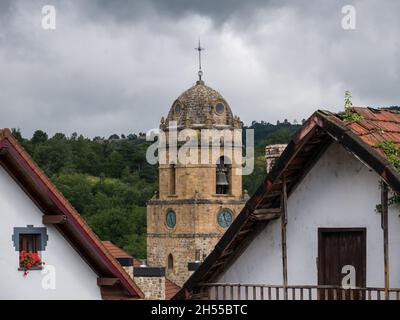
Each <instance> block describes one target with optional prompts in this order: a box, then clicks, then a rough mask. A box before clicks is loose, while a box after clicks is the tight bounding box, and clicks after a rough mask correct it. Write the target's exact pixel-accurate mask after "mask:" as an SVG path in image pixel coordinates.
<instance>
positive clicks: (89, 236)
mask: <svg viewBox="0 0 400 320" xmlns="http://www.w3.org/2000/svg"><path fill="white" fill-rule="evenodd" d="M0 156H1V157H0V164H1V165H2V166H3V167H6V168H7V171H8V172H9V173H10V174H12V176H13V178H14V179H15V180H16V181H17V182H18V183H19V185H20V186H21V188H22V189H23V190H24V191H25V192H26V193H28V195H29V196H30V197H31V199H32V200H33V201H34V203H35V204H36V205H38V206H39V207H40V209H41V210H42V212H43V213H44V214H56V213H55V212H58V213H59V214H63V215H65V217H66V221H67V223H65V224H64V225H60V226H58V228H59V229H60V230H62V234H63V236H64V237H66V238H67V239H68V240H69V241H70V242H71V243H72V244H73V245H74V247H75V249H76V250H77V251H78V252H79V253H80V254H81V255H82V256H83V257H84V258H85V260H86V261H90V263H92V265H91V266H92V268H93V269H94V270H95V271H96V273H97V274H98V275H99V276H108V277H109V276H110V275H112V276H114V277H116V278H118V280H119V281H120V283H121V285H122V287H123V288H124V289H125V290H126V291H127V292H128V293H129V295H130V296H132V297H136V298H137V297H143V296H144V295H143V292H142V291H141V290H140V288H139V287H138V286H137V285H136V284H135V283H134V281H133V280H132V279H131V278H130V277H129V275H127V273H126V272H125V271H124V269H123V268H122V266H121V265H120V264H119V263H118V261H117V260H116V259H115V258H114V257H113V256H112V255H111V254H110V253H109V252H108V250H107V249H106V248H105V247H104V245H103V243H102V242H101V240H100V239H99V238H98V237H97V235H96V234H95V233H94V232H93V231H92V229H91V228H90V227H89V225H88V224H87V223H86V221H85V220H84V219H83V218H82V217H81V215H80V214H79V213H78V212H77V211H76V210H75V208H74V207H73V206H72V205H71V204H70V203H69V201H68V200H67V199H66V198H65V197H64V196H63V195H62V194H61V192H59V191H58V190H57V188H56V187H55V185H54V184H53V183H52V182H51V181H50V179H49V178H48V177H47V176H46V175H45V173H44V172H43V171H42V170H41V169H40V168H39V167H38V165H37V164H36V163H35V162H34V161H33V159H32V158H31V157H30V155H29V154H28V153H27V152H26V151H25V149H24V148H23V147H22V146H21V145H20V144H19V143H18V141H17V140H16V139H15V138H14V137H13V135H12V133H11V131H10V130H9V129H1V130H0ZM117 298H121V296H118V297H117Z"/></svg>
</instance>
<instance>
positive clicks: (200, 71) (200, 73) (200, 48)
mask: <svg viewBox="0 0 400 320" xmlns="http://www.w3.org/2000/svg"><path fill="white" fill-rule="evenodd" d="M194 49H195V50H197V51H198V52H199V72H198V73H197V74H198V75H199V81H201V77H202V76H203V71H202V70H201V52H202V51H203V50H204V48H202V47H201V45H200V38H199V46H198V47H197V48H194Z"/></svg>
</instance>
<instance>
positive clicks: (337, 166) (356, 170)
mask: <svg viewBox="0 0 400 320" xmlns="http://www.w3.org/2000/svg"><path fill="white" fill-rule="evenodd" d="M379 181H380V179H379V176H378V175H377V174H376V173H375V172H373V171H372V170H370V169H369V168H368V167H366V166H365V165H364V164H363V163H361V162H360V161H359V160H358V159H356V158H355V157H354V156H353V155H352V154H350V153H349V152H347V151H346V150H345V149H344V148H343V147H342V146H341V145H339V144H338V143H334V144H333V145H332V146H330V147H329V148H328V150H327V151H326V152H325V153H324V155H323V156H322V157H321V159H320V160H319V161H318V162H317V163H316V165H315V166H314V167H313V168H312V169H311V170H310V172H309V173H308V174H307V176H306V177H305V179H304V180H303V181H302V183H301V184H300V185H299V186H298V187H297V189H296V190H295V191H294V193H293V194H291V196H290V198H289V199H288V224H287V258H288V283H289V285H316V284H317V281H318V277H317V262H316V258H317V255H318V228H319V227H328V228H334V227H346V228H353V227H363V228H366V229H367V235H366V237H367V286H369V287H375V286H376V287H384V269H383V233H382V229H381V219H380V215H379V214H378V213H377V212H376V211H375V207H376V205H377V204H379V203H380V188H379ZM389 253H390V286H391V287H397V288H399V287H400V218H399V209H398V208H395V207H392V206H391V207H390V209H389ZM218 282H228V283H238V282H240V283H253V284H255V283H258V284H260V283H263V284H276V285H281V284H282V258H281V230H280V220H276V221H273V222H272V223H270V224H269V225H268V226H267V227H266V228H265V229H264V230H263V231H262V232H261V234H260V235H258V236H257V237H256V238H255V240H254V241H253V242H252V243H251V244H250V245H249V247H248V248H247V249H246V250H245V251H244V252H243V254H242V255H241V256H240V257H239V258H238V259H237V260H236V261H235V262H234V264H233V265H232V266H231V267H230V268H228V270H227V271H226V272H225V273H224V274H223V275H222V276H221V277H220V279H219V280H218Z"/></svg>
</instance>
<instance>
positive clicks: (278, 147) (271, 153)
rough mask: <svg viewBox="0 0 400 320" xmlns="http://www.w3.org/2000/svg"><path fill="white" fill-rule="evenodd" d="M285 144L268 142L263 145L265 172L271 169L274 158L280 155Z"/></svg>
mask: <svg viewBox="0 0 400 320" xmlns="http://www.w3.org/2000/svg"><path fill="white" fill-rule="evenodd" d="M286 146H287V144H270V145H268V146H266V147H265V165H266V171H267V173H269V172H270V171H271V169H272V167H273V166H274V165H275V162H276V160H277V159H278V158H279V157H280V156H281V154H282V152H283V150H285V148H286Z"/></svg>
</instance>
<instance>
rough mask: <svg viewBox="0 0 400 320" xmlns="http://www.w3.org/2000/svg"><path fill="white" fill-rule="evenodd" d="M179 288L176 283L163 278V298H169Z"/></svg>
mask: <svg viewBox="0 0 400 320" xmlns="http://www.w3.org/2000/svg"><path fill="white" fill-rule="evenodd" d="M180 289H181V287H180V286H178V285H177V284H176V283H174V282H172V281H171V280H169V279H167V278H165V300H170V299H171V298H172V297H173V296H174V295H175V294H177V293H178V291H179V290H180Z"/></svg>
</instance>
